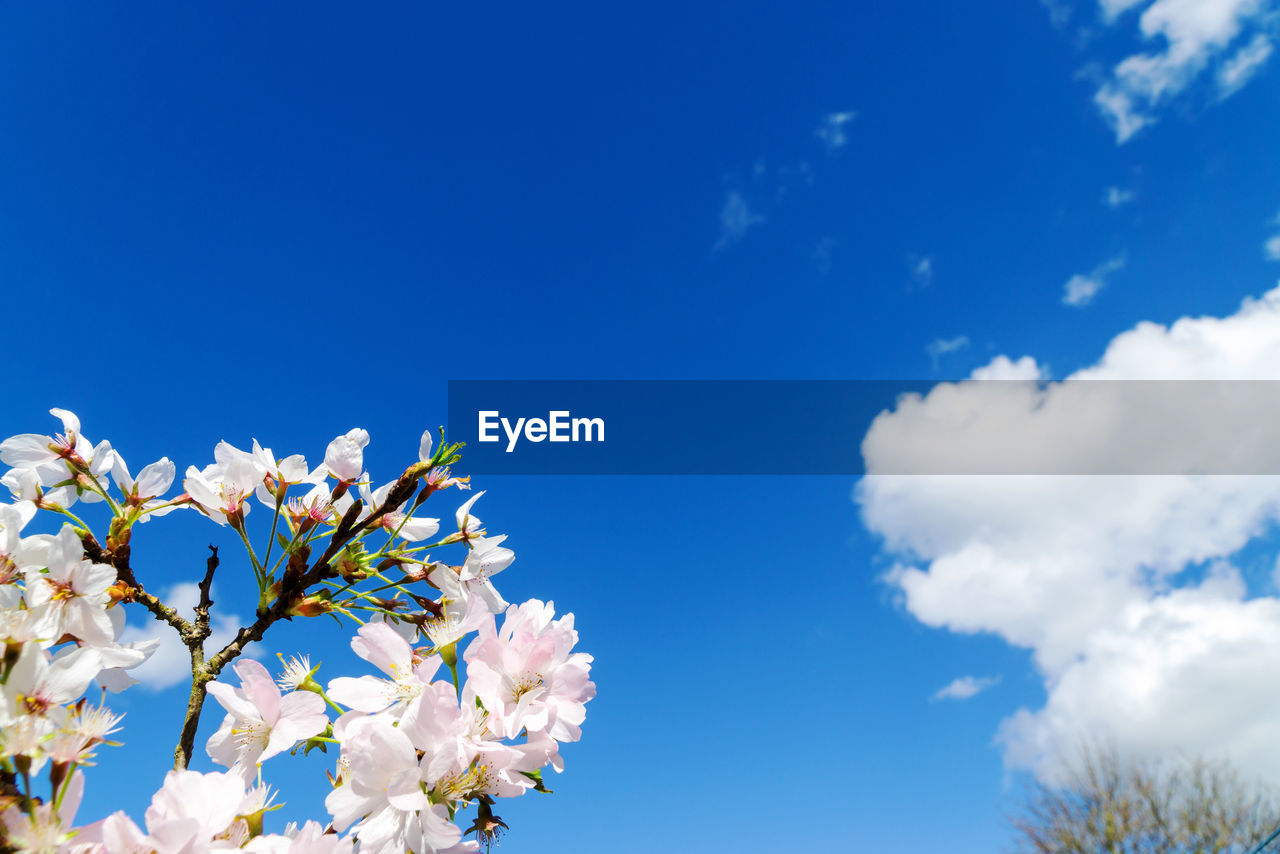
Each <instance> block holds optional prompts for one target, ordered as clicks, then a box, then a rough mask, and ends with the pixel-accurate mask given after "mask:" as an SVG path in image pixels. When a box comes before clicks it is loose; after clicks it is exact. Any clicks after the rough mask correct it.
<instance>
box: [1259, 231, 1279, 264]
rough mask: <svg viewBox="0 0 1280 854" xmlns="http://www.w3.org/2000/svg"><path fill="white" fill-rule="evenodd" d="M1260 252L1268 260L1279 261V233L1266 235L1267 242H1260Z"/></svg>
mask: <svg viewBox="0 0 1280 854" xmlns="http://www.w3.org/2000/svg"><path fill="white" fill-rule="evenodd" d="M1262 252H1263V254H1264V255H1266V256H1267V260H1268V261H1280V234H1276V235H1273V236H1271V237H1268V238H1267V242H1266V243H1264V244H1262Z"/></svg>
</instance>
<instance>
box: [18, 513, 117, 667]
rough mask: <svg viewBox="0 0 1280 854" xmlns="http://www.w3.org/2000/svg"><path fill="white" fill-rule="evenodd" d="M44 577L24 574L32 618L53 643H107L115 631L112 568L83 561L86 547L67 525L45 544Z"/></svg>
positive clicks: (35, 571) (37, 573) (33, 570)
mask: <svg viewBox="0 0 1280 854" xmlns="http://www.w3.org/2000/svg"><path fill="white" fill-rule="evenodd" d="M47 560H48V572H41V571H40V570H39V569H38V568H36V567H31V568H29V569H28V570H27V573H26V581H27V592H26V599H27V605H28V606H29V607H30V608H31V612H32V619H34V620H35V621H36V623H37V625H39V626H40V630H41V631H43V632H46V633H47V637H48V638H49V640H51V641H57V640H58V639H59V638H61V637H62V636H63V635H72V636H74V637H76V638H79V639H81V640H84V641H87V642H89V643H93V644H107V643H111V641H112V640H113V638H114V637H115V632H114V630H113V628H112V625H111V618H110V617H108V616H107V605H108V604H109V603H110V601H111V597H110V595H109V594H108V593H107V588H109V587H110V586H111V585H112V584H113V583H114V582H115V580H116V571H115V568H114V567H111V566H108V565H106V564H102V563H93V562H92V561H89V560H86V559H85V557H84V546H82V545H81V544H80V539H79V538H78V537H77V536H76V533H75V530H74V529H72V527H71V526H70V525H64V526H63V528H62V530H61V531H59V532H58V533H57V535H56V536H55V537H54V538H53V541H52V543H50V545H49V552H48V558H47Z"/></svg>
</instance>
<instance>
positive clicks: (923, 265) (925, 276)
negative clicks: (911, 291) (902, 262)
mask: <svg viewBox="0 0 1280 854" xmlns="http://www.w3.org/2000/svg"><path fill="white" fill-rule="evenodd" d="M907 273H908V274H909V275H910V276H911V281H910V284H911V286H912V287H916V288H927V287H929V285H931V284H933V258H932V256H929V255H916V254H914V253H912V254H910V255H908V256H907Z"/></svg>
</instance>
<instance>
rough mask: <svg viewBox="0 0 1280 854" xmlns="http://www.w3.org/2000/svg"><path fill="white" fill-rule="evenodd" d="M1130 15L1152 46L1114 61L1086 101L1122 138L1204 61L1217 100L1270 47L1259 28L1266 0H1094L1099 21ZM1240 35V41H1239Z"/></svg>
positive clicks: (1267, 9) (1268, 12) (1154, 113)
mask: <svg viewBox="0 0 1280 854" xmlns="http://www.w3.org/2000/svg"><path fill="white" fill-rule="evenodd" d="M1142 6H1145V8H1144V9H1143V11H1142V13H1141V15H1139V16H1138V19H1137V23H1138V31H1139V34H1140V35H1141V38H1142V40H1143V41H1145V42H1148V43H1154V45H1155V49H1154V50H1148V51H1145V52H1138V53H1134V54H1131V55H1130V56H1127V57H1125V58H1124V59H1122V60H1121V61H1120V62H1119V63H1118V64H1116V66H1115V67H1114V68H1113V69H1112V71H1111V73H1110V74H1109V75H1108V76H1107V77H1106V79H1105V80H1104V81H1103V82H1102V84H1101V86H1100V87H1099V88H1098V90H1097V91H1096V92H1095V93H1094V103H1095V104H1096V105H1097V106H1098V109H1099V110H1100V111H1101V113H1102V115H1103V117H1104V118H1105V119H1106V120H1107V121H1108V122H1109V123H1110V124H1111V127H1112V129H1113V130H1114V131H1115V134H1116V141H1117V142H1118V143H1124V142H1127V141H1128V140H1130V139H1132V138H1133V136H1134V135H1135V134H1137V133H1138V132H1139V131H1141V130H1142V129H1143V128H1145V127H1148V126H1150V125H1152V124H1154V123H1155V122H1156V121H1157V120H1158V116H1159V112H1160V110H1161V109H1162V108H1163V107H1164V106H1165V105H1166V104H1167V103H1168V102H1169V101H1171V100H1172V99H1173V98H1175V97H1176V96H1178V95H1180V94H1181V93H1182V92H1183V91H1184V90H1186V89H1187V87H1188V86H1190V85H1191V84H1192V83H1193V82H1194V81H1195V80H1196V79H1197V78H1199V77H1200V76H1201V75H1202V74H1204V73H1205V71H1206V70H1207V69H1209V68H1211V67H1215V66H1216V68H1217V73H1216V75H1215V79H1216V82H1217V89H1218V96H1219V98H1225V97H1227V96H1229V95H1231V94H1232V93H1234V92H1235V91H1237V90H1238V89H1239V88H1240V87H1241V86H1243V85H1244V84H1245V83H1246V82H1248V80H1249V79H1250V78H1251V77H1253V76H1254V75H1255V74H1256V73H1257V71H1258V70H1259V69H1260V68H1261V67H1262V65H1263V64H1264V63H1265V62H1266V61H1267V59H1268V58H1269V57H1270V55H1271V52H1272V45H1271V38H1270V35H1269V34H1268V33H1267V32H1266V28H1267V26H1268V21H1269V19H1270V18H1271V17H1272V15H1273V14H1274V11H1275V9H1274V7H1275V2H1274V0H1154V2H1149V0H1100V8H1101V12H1102V18H1103V20H1104V22H1106V23H1109V24H1112V25H1116V26H1122V25H1124V22H1125V21H1126V20H1127V16H1125V15H1124V13H1126V12H1128V11H1130V10H1131V9H1135V8H1137V7H1142ZM1241 39H1247V41H1245V42H1244V43H1243V44H1241V43H1240V41H1241Z"/></svg>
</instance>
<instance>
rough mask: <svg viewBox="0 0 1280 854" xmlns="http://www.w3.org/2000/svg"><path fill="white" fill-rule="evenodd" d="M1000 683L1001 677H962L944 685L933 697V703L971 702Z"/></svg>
mask: <svg viewBox="0 0 1280 854" xmlns="http://www.w3.org/2000/svg"><path fill="white" fill-rule="evenodd" d="M999 683H1000V677H999V676H983V677H981V678H979V677H977V676H961V677H960V678H959V679H953V680H951V681H950V682H948V683H947V684H946V685H943V686H942V687H941V688H939V689H938V690H937V692H935V693H934V695H933V702H935V703H936V702H938V701H939V700H969V699H972V698H973V697H976V696H978V695H979V694H981V693H982V692H983V691H985V690H987V689H988V688H990V687H992V686H994V685H998V684H999Z"/></svg>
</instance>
